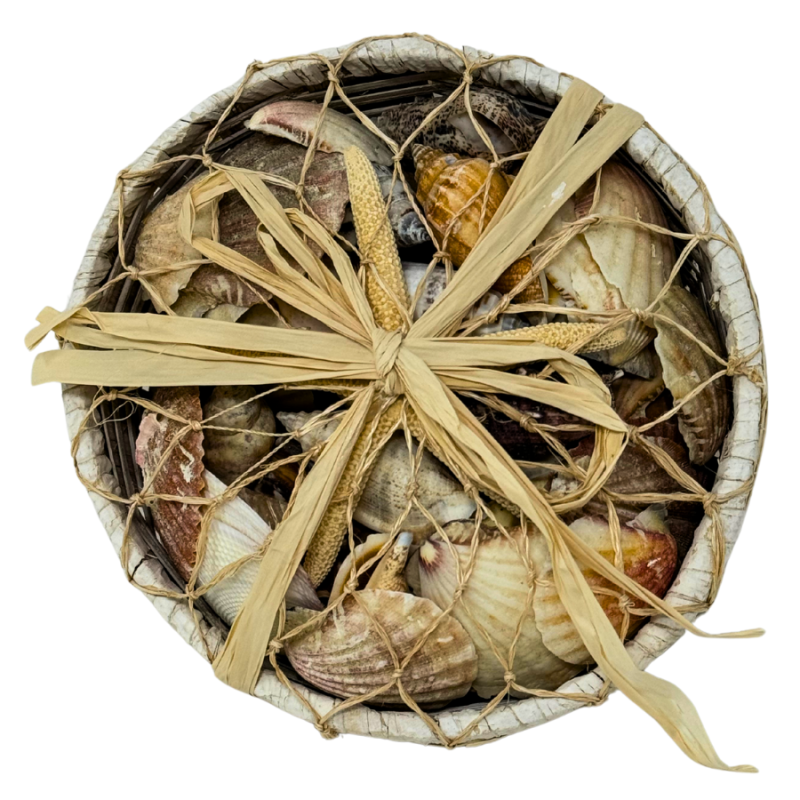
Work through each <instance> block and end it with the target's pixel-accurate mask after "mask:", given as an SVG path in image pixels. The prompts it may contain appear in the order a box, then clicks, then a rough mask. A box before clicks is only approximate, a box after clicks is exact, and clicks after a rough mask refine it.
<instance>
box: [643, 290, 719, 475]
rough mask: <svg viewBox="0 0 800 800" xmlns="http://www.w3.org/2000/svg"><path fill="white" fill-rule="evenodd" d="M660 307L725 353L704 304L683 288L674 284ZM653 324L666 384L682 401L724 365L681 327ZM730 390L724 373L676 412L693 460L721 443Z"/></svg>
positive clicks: (702, 460)
mask: <svg viewBox="0 0 800 800" xmlns="http://www.w3.org/2000/svg"><path fill="white" fill-rule="evenodd" d="M657 310H658V311H659V313H661V314H663V315H664V316H666V317H669V318H670V319H672V320H673V321H674V322H676V323H677V324H678V325H680V326H682V327H683V328H685V329H686V330H687V331H689V333H691V334H692V335H693V336H695V337H696V338H697V339H698V340H700V341H701V342H703V344H705V345H707V346H708V347H709V348H711V350H713V351H714V352H715V353H717V354H718V355H720V356H721V355H722V353H723V350H722V345H721V344H720V341H719V337H718V336H717V333H716V331H715V330H714V328H713V326H712V325H711V323H710V322H709V320H708V318H707V317H706V315H705V312H704V311H703V308H702V306H701V305H700V303H699V302H698V301H697V300H696V299H695V298H694V297H693V296H692V295H691V294H689V292H687V291H686V290H685V289H683V288H681V287H680V286H675V285H673V286H671V287H670V289H669V291H668V292H667V293H666V295H665V296H664V298H663V300H662V301H661V303H659V306H658V309H657ZM655 325H656V330H657V331H658V337H657V338H656V342H655V345H656V352H657V353H658V355H659V358H660V359H661V366H662V367H663V370H664V383H665V384H666V385H667V388H668V389H669V390H670V392H671V393H672V396H673V398H674V399H675V401H676V402H679V401H680V400H681V399H682V398H684V397H686V396H687V395H688V394H689V393H690V392H692V391H694V389H695V388H697V387H698V386H699V385H700V384H701V383H703V382H704V381H706V380H708V378H710V377H711V376H712V375H714V374H715V373H717V372H719V371H720V370H721V369H722V367H721V365H720V364H719V363H718V362H717V361H715V360H714V359H712V358H710V357H709V356H708V355H707V354H706V353H705V352H704V351H703V350H702V349H701V347H700V346H699V345H698V344H697V343H696V342H694V341H692V340H691V339H690V338H689V337H688V336H686V335H685V334H684V333H683V332H682V331H680V330H676V329H675V328H674V327H673V326H672V325H668V324H665V323H663V322H660V321H658V320H656V323H655ZM728 393H729V390H728V381H727V378H726V377H725V376H723V377H722V378H718V379H717V380H715V381H714V382H713V383H711V384H710V385H709V386H707V387H706V388H705V389H703V391H702V392H700V394H698V395H697V396H696V397H693V398H692V399H691V400H689V401H688V402H687V403H686V404H685V405H684V406H682V407H681V409H680V410H679V411H678V424H679V425H680V430H681V433H682V434H683V438H684V439H685V440H686V444H687V446H688V448H689V457H690V458H691V460H692V461H693V462H694V463H695V464H705V463H706V461H708V460H709V459H710V458H711V457H712V456H713V455H714V454H715V453H716V452H717V450H719V448H720V447H721V446H722V442H723V441H724V439H725V434H726V432H727V430H728V423H729V419H730V401H729V399H728Z"/></svg>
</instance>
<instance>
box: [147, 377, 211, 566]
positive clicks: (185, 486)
mask: <svg viewBox="0 0 800 800" xmlns="http://www.w3.org/2000/svg"><path fill="white" fill-rule="evenodd" d="M153 402H154V403H156V404H157V405H159V406H161V407H162V408H163V409H164V410H165V411H168V412H170V413H172V414H176V415H178V416H180V417H182V418H183V419H185V420H187V421H189V422H192V421H196V422H200V421H201V420H202V418H203V414H202V409H201V407H200V392H199V390H198V388H197V387H196V386H179V387H174V388H164V389H156V390H155V393H154V394H153ZM185 427H186V425H185V424H184V423H181V422H177V421H175V420H172V419H169V418H168V417H165V416H163V415H160V414H153V413H150V414H146V415H145V416H144V417H143V419H142V422H141V425H140V427H139V437H138V438H137V440H136V463H137V464H138V465H139V466H140V467H141V469H142V473H143V474H144V481H145V486H147V485H148V482H149V481H150V479H151V478H153V482H152V484H150V486H149V491H150V492H152V493H155V494H165V495H176V496H178V497H202V496H203V490H204V488H205V481H204V479H203V470H204V467H203V433H202V431H192V430H189V431H187V432H186V433H184V434H183V436H182V437H181V441H180V444H179V445H177V446H176V447H174V448H173V450H172V451H171V452H170V454H169V456H168V457H167V459H166V461H165V462H164V464H163V465H162V466H161V468H160V469H158V470H157V471H156V468H157V466H158V463H159V461H160V460H161V457H162V455H163V454H164V452H165V451H166V449H167V448H168V447H169V446H170V443H171V442H172V441H173V440H174V439H175V436H176V435H177V434H178V432H179V431H181V430H182V429H183V428H185ZM202 511H203V508H202V506H199V505H188V504H185V503H181V502H177V501H169V500H156V501H155V502H154V503H153V505H152V513H153V522H154V524H155V527H156V530H157V531H158V535H159V537H160V539H161V541H162V543H163V545H164V549H165V550H166V551H167V555H168V556H169V558H170V560H171V561H172V563H173V564H174V565H175V567H176V568H177V570H178V572H179V573H180V574H181V577H182V578H183V579H184V580H188V579H189V576H190V575H191V573H192V568H193V567H194V563H195V559H196V557H197V549H196V548H197V538H198V536H199V535H200V522H201V519H202Z"/></svg>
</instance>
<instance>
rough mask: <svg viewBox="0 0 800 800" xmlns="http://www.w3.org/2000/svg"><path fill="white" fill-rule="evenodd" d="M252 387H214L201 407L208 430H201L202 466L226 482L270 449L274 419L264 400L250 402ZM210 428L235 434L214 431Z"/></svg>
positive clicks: (254, 392) (239, 474)
mask: <svg viewBox="0 0 800 800" xmlns="http://www.w3.org/2000/svg"><path fill="white" fill-rule="evenodd" d="M257 394H258V392H257V391H256V390H255V389H254V388H253V387H252V386H216V387H214V390H213V391H212V392H211V398H210V399H209V401H208V402H207V403H206V404H205V406H204V407H203V416H204V418H205V419H206V420H209V418H213V419H211V420H210V421H209V422H208V424H209V425H210V426H212V427H210V428H206V429H205V463H206V465H207V466H208V468H209V469H210V470H211V471H212V472H214V473H215V474H216V475H219V476H220V478H222V479H223V480H226V481H228V482H233V481H234V480H236V479H237V478H239V477H240V476H241V475H243V474H244V473H245V472H247V470H249V469H250V467H252V466H253V465H254V464H257V463H258V462H259V461H260V460H261V459H262V458H264V456H266V455H267V453H269V451H270V450H271V449H272V442H273V437H272V436H271V435H270V434H273V433H275V417H274V416H273V414H272V411H271V409H270V407H269V406H268V405H267V404H266V402H265V400H264V398H258V399H255V400H254V399H253V398H254V397H256V395H257ZM214 427H220V428H237V429H238V431H229V430H214Z"/></svg>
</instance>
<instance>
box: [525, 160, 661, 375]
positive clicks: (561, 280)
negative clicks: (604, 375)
mask: <svg viewBox="0 0 800 800" xmlns="http://www.w3.org/2000/svg"><path fill="white" fill-rule="evenodd" d="M599 181H600V185H599V191H597V192H596V189H597V183H596V180H594V179H593V180H590V181H589V182H588V183H586V184H585V185H584V186H583V187H581V189H580V190H579V191H578V192H577V193H576V194H575V196H574V197H571V198H569V199H568V200H567V202H566V203H564V205H563V206H562V207H561V208H560V209H559V210H558V211H557V212H556V213H555V214H554V215H553V217H552V219H551V220H550V222H549V223H548V224H547V225H546V226H545V228H544V230H543V231H542V233H541V235H540V236H539V238H538V240H537V244H541V243H544V242H546V241H547V240H548V239H550V238H552V237H554V236H556V235H558V234H559V233H561V232H562V229H563V228H564V227H565V226H566V225H568V224H570V223H572V222H575V221H576V220H579V219H581V218H583V217H585V216H586V215H587V214H588V213H589V212H590V211H591V212H592V213H593V214H596V215H601V216H614V217H626V218H629V219H633V220H638V221H640V222H644V223H649V224H652V225H657V226H659V227H662V228H666V227H667V220H666V217H665V216H664V212H663V211H662V209H661V206H660V205H659V203H658V199H657V198H656V196H655V195H654V194H653V192H652V191H651V190H650V189H649V187H648V186H647V185H646V184H645V183H644V181H642V179H641V178H639V177H638V176H637V175H636V174H635V173H634V172H633V171H632V170H630V169H628V167H626V166H624V165H623V164H620V163H618V162H615V161H609V162H608V163H607V164H605V165H604V166H603V169H602V170H601V172H600V178H599ZM595 198H596V200H595ZM674 262H675V251H674V248H673V245H672V240H671V238H670V237H669V236H667V235H665V234H661V233H657V232H653V231H651V230H649V229H646V228H642V227H640V226H638V225H635V224H633V223H630V222H615V221H609V222H603V223H601V224H598V225H592V226H590V227H588V228H586V229H585V230H584V231H583V232H582V233H580V234H578V235H576V236H573V237H572V238H571V239H570V240H569V242H568V243H567V245H566V246H565V247H564V249H563V250H561V251H560V252H559V253H558V255H556V257H555V258H554V259H553V260H552V261H550V262H549V263H548V265H547V266H546V268H545V271H546V273H547V278H548V280H549V281H550V282H551V283H552V284H553V285H554V286H555V287H556V288H557V289H558V291H559V292H560V293H561V294H562V295H563V296H564V297H566V298H567V299H568V300H570V301H573V302H574V303H575V304H576V305H577V306H578V307H580V308H584V309H588V310H590V311H613V310H616V309H625V308H631V309H637V308H638V309H644V308H647V307H648V306H649V305H650V303H652V302H653V301H654V300H655V299H656V297H657V296H658V293H659V292H660V291H661V289H662V288H663V287H664V284H665V283H666V280H667V278H668V277H669V274H670V271H671V269H672V265H673V263H674ZM626 327H627V328H628V336H627V338H626V340H625V342H624V343H623V344H622V345H621V346H620V347H618V348H615V349H614V350H612V351H610V352H609V353H608V363H610V364H613V365H615V366H616V365H620V364H624V363H625V362H627V361H628V360H630V359H632V358H633V357H634V356H635V355H637V353H639V352H640V351H641V350H643V349H644V348H645V347H646V346H647V345H648V344H649V342H650V341H652V338H653V332H652V330H650V329H649V328H647V327H645V326H644V325H643V324H642V323H640V322H638V321H636V320H634V321H633V322H630V323H628V324H627V326H626Z"/></svg>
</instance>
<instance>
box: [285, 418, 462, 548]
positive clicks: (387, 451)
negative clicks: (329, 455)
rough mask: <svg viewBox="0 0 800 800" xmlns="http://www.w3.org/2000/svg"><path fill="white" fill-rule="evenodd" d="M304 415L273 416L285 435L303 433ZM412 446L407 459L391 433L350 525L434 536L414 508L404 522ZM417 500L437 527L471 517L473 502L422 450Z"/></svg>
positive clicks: (318, 432) (320, 437)
mask: <svg viewBox="0 0 800 800" xmlns="http://www.w3.org/2000/svg"><path fill="white" fill-rule="evenodd" d="M313 416H314V415H313V414H311V413H307V412H302V411H301V412H296V413H284V412H280V413H279V414H278V419H279V420H280V421H281V423H282V424H283V426H284V427H285V428H286V429H287V430H289V431H295V430H299V429H301V428H303V427H304V426H305V425H306V424H308V422H309V421H310V420H311V419H312V418H313ZM337 424H338V423H337V422H328V423H325V424H324V425H319V426H317V427H316V428H314V429H312V430H310V431H308V432H307V433H305V434H303V435H302V436H301V437H300V444H301V445H302V447H303V449H304V450H308V449H309V448H310V447H313V446H314V445H315V444H319V443H320V442H324V441H327V439H328V437H329V436H331V434H332V433H333V431H334V430H335V429H336V425H337ZM413 453H416V444H415V445H413V452H412V455H411V456H409V452H408V447H407V446H406V440H405V436H404V435H403V434H402V433H396V434H395V435H394V436H392V438H391V439H389V441H388V442H387V443H386V445H385V446H384V448H383V450H382V451H381V453H380V455H379V456H378V458H377V459H375V463H374V466H373V468H372V471H371V473H370V476H369V478H368V479H367V482H366V484H365V486H364V491H363V492H362V494H361V499H360V500H359V502H358V506H356V509H355V511H354V512H353V519H354V520H355V521H356V522H359V523H361V524H362V525H365V526H366V527H368V528H370V529H371V530H374V531H377V532H378V533H391V532H393V531H394V530H395V528H396V526H397V524H398V522H400V521H401V519H402V529H403V530H406V531H410V532H411V533H413V534H414V536H415V538H416V539H417V540H419V539H420V538H421V537H423V536H425V535H427V534H428V533H431V532H432V531H434V530H435V525H434V524H433V523H432V522H431V521H430V520H429V519H428V518H427V517H426V516H425V515H424V514H423V513H422V512H421V511H418V510H417V509H416V508H415V509H412V510H411V511H410V512H409V514H408V515H407V516H405V517H404V516H403V514H404V512H405V510H406V506H407V505H408V497H407V492H408V488H409V485H410V483H411V479H412V477H413V464H412V460H413V458H414V455H413ZM416 483H417V494H416V496H417V499H418V500H419V502H420V504H421V505H422V506H423V507H424V508H425V509H427V511H428V513H429V514H430V515H431V516H432V517H433V518H434V519H435V520H436V522H438V523H439V524H440V525H444V524H445V523H447V522H450V521H452V520H456V519H468V518H469V517H471V516H472V515H473V514H474V513H475V508H476V506H475V501H474V500H472V498H471V497H469V496H468V495H466V494H465V493H464V491H463V487H462V486H461V484H460V483H459V482H458V481H457V480H456V479H455V478H454V477H453V476H452V474H451V473H450V472H449V470H447V468H446V467H444V466H443V465H442V464H441V462H440V461H438V460H437V459H435V458H434V457H433V456H432V455H431V454H430V453H429V452H428V451H427V450H425V452H424V453H423V454H422V458H421V459H420V464H419V470H418V471H417V473H416Z"/></svg>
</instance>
